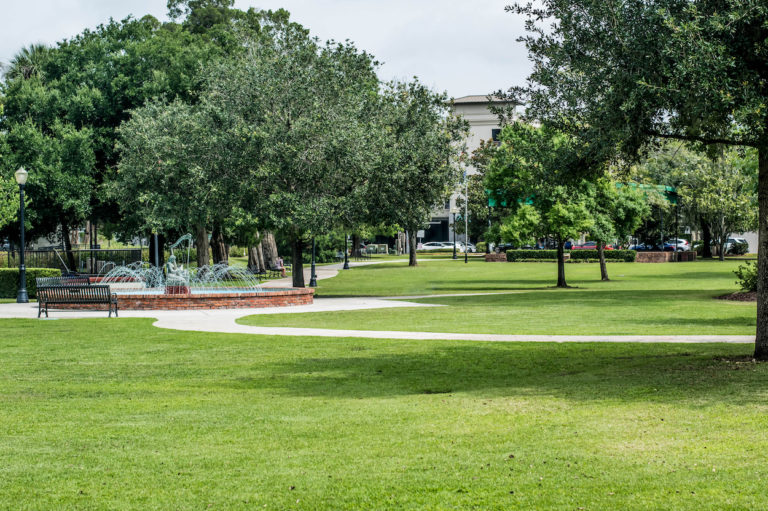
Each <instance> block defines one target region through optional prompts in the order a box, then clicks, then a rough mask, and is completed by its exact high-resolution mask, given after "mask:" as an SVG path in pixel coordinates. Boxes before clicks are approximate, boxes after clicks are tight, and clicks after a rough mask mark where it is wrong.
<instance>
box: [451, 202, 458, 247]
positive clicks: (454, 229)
mask: <svg viewBox="0 0 768 511" xmlns="http://www.w3.org/2000/svg"><path fill="white" fill-rule="evenodd" d="M457 212H458V209H457V208H455V207H453V208H451V214H452V215H453V224H451V230H452V231H453V258H454V259H458V257H456V213H457Z"/></svg>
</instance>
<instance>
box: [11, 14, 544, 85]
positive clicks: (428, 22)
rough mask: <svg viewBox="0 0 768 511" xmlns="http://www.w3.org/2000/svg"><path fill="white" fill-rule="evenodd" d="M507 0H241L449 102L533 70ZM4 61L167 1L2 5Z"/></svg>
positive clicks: (520, 27)
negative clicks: (359, 53) (349, 45)
mask: <svg viewBox="0 0 768 511" xmlns="http://www.w3.org/2000/svg"><path fill="white" fill-rule="evenodd" d="M508 3H510V0H237V1H236V6H237V7H239V8H241V9H245V8H248V7H256V8H261V9H277V8H280V7H283V8H285V9H287V10H288V11H290V12H291V15H292V17H293V19H294V20H295V21H298V22H299V23H301V24H303V25H305V26H306V27H308V28H309V29H310V30H311V32H312V34H313V35H316V36H318V37H320V38H321V39H331V38H332V39H338V40H344V39H350V40H352V41H354V42H355V44H356V45H357V46H358V47H359V48H361V49H365V50H367V51H368V52H370V53H372V54H374V55H375V56H376V58H378V59H379V60H380V61H382V62H384V66H383V67H382V69H381V73H380V75H381V77H382V78H384V79H391V78H405V79H407V78H410V77H412V76H418V77H419V78H420V79H421V80H422V82H424V83H426V84H427V85H429V86H431V87H433V88H434V89H437V90H441V91H442V90H445V91H448V93H449V94H450V95H451V96H454V97H460V96H465V95H468V94H487V93H489V92H492V91H494V90H498V89H506V88H507V87H509V86H511V85H521V84H523V82H524V81H525V77H526V76H527V74H528V72H529V70H530V65H529V63H528V60H527V58H526V52H525V48H524V47H523V46H522V44H520V43H518V42H516V39H517V37H518V36H519V35H521V34H522V32H523V23H522V20H520V19H517V18H516V17H515V16H514V15H513V14H509V13H505V12H504V6H505V5H506V4H508ZM3 4H4V5H3V9H2V17H0V62H7V61H8V60H10V58H11V57H13V55H14V54H15V53H16V52H17V51H18V50H19V48H21V47H23V46H26V45H29V44H32V43H36V42H44V43H49V44H53V43H55V42H57V41H60V40H61V39H64V38H68V37H71V36H72V35H74V34H77V33H78V32H81V31H82V30H83V29H84V28H89V27H90V28H92V27H95V26H96V25H98V24H99V23H102V22H105V21H107V20H108V19H109V18H110V17H113V18H115V19H122V18H124V17H126V16H128V15H129V14H132V15H134V16H137V17H140V16H143V15H145V14H152V15H154V16H155V17H157V18H159V19H162V20H165V19H166V16H165V12H166V0H5V1H3Z"/></svg>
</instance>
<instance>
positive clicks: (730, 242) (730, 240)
mask: <svg viewBox="0 0 768 511" xmlns="http://www.w3.org/2000/svg"><path fill="white" fill-rule="evenodd" d="M740 244H744V245H749V243H747V240H745V239H744V238H728V239H727V240H725V245H723V250H725V253H726V254H727V253H728V252H730V251H731V247H733V246H734V245H740Z"/></svg>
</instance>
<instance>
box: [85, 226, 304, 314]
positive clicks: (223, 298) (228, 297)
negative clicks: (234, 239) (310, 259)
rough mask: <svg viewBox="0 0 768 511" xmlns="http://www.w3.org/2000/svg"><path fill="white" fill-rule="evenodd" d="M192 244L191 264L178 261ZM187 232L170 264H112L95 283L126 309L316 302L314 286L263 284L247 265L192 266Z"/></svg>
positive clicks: (174, 245)
mask: <svg viewBox="0 0 768 511" xmlns="http://www.w3.org/2000/svg"><path fill="white" fill-rule="evenodd" d="M185 241H186V242H187V257H186V268H185V265H184V264H180V265H179V264H177V263H176V255H175V254H174V249H175V248H177V247H178V246H179V245H180V244H181V243H183V242H185ZM191 242H192V236H191V235H190V234H186V235H184V236H182V237H181V238H180V239H179V240H178V241H177V242H176V243H174V244H173V245H172V246H171V255H170V257H169V258H168V262H167V263H166V264H165V267H164V268H159V267H157V266H153V265H151V264H149V263H145V262H135V263H132V264H128V265H121V266H116V265H114V266H112V267H111V268H110V269H109V271H108V272H106V273H105V274H104V275H99V276H98V277H96V278H95V279H93V280H94V281H95V282H97V283H99V284H106V285H109V286H110V289H111V291H112V292H113V293H115V294H116V295H117V300H118V306H119V308H120V309H135V310H146V309H174V310H175V309H225V308H226V309H228V308H250V307H274V306H285V305H304V304H310V303H312V297H313V292H314V290H313V289H302V288H298V289H297V288H288V289H270V288H262V287H261V285H260V283H259V280H258V278H257V277H256V276H255V275H253V274H252V273H251V272H249V271H248V269H246V268H242V267H238V266H231V265H229V264H225V263H222V264H215V265H211V266H208V265H206V266H202V267H199V268H192V267H190V266H189V249H190V246H191Z"/></svg>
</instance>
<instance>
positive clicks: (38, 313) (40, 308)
mask: <svg viewBox="0 0 768 511" xmlns="http://www.w3.org/2000/svg"><path fill="white" fill-rule="evenodd" d="M42 312H43V302H37V319H40V314H41V313H42Z"/></svg>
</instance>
